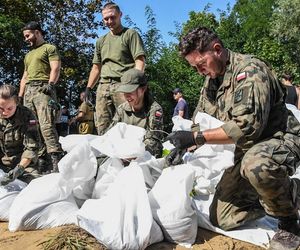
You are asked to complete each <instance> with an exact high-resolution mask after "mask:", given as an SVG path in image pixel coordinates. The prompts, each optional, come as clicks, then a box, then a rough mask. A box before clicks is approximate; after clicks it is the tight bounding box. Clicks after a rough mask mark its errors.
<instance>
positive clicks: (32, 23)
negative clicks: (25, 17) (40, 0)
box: [22, 21, 46, 35]
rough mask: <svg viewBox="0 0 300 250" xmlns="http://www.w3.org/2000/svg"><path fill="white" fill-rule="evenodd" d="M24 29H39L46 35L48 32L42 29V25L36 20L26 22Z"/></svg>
mask: <svg viewBox="0 0 300 250" xmlns="http://www.w3.org/2000/svg"><path fill="white" fill-rule="evenodd" d="M24 30H38V31H40V32H41V33H42V35H46V32H45V31H44V30H43V29H42V27H41V25H40V24H39V23H38V22H36V21H30V22H28V23H26V24H25V25H24V27H23V29H22V31H24Z"/></svg>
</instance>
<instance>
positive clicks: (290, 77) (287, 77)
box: [282, 73, 293, 82]
mask: <svg viewBox="0 0 300 250" xmlns="http://www.w3.org/2000/svg"><path fill="white" fill-rule="evenodd" d="M282 78H283V79H284V80H286V81H290V82H291V81H293V76H292V75H291V74H289V73H284V74H282Z"/></svg>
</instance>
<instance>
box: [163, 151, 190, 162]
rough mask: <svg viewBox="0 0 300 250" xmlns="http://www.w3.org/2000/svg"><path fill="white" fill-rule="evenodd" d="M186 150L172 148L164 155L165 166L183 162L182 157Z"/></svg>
mask: <svg viewBox="0 0 300 250" xmlns="http://www.w3.org/2000/svg"><path fill="white" fill-rule="evenodd" d="M185 152H186V150H179V149H177V148H173V149H172V150H171V152H170V153H169V154H168V155H167V156H166V158H165V161H166V165H167V166H175V165H179V164H182V163H183V160H182V157H183V155H184V154H185Z"/></svg>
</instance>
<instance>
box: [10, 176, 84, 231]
mask: <svg viewBox="0 0 300 250" xmlns="http://www.w3.org/2000/svg"><path fill="white" fill-rule="evenodd" d="M71 192H72V187H69V186H68V185H67V183H66V181H65V180H64V179H62V178H61V176H60V173H54V174H48V175H45V176H42V177H40V178H37V179H34V180H32V181H31V182H30V183H29V184H28V186H27V187H26V188H24V189H23V190H22V191H21V192H20V193H19V195H18V196H17V197H16V198H15V200H14V202H13V203H12V205H11V207H10V210H9V224H8V229H9V230H10V231H12V232H14V231H17V230H31V229H40V228H48V227H54V226H58V225H64V224H66V223H73V222H74V213H75V212H76V211H77V210H78V207H77V205H76V203H75V201H74V198H72V196H70V194H71ZM62 211H63V212H62Z"/></svg>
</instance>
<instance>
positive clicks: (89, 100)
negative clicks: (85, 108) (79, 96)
mask: <svg viewBox="0 0 300 250" xmlns="http://www.w3.org/2000/svg"><path fill="white" fill-rule="evenodd" d="M84 101H85V102H86V103H88V104H92V93H91V88H90V87H86V89H85V98H84Z"/></svg>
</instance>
